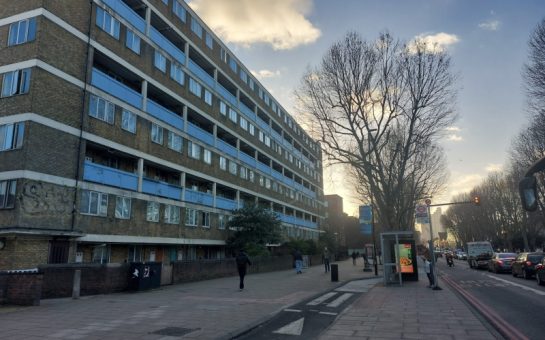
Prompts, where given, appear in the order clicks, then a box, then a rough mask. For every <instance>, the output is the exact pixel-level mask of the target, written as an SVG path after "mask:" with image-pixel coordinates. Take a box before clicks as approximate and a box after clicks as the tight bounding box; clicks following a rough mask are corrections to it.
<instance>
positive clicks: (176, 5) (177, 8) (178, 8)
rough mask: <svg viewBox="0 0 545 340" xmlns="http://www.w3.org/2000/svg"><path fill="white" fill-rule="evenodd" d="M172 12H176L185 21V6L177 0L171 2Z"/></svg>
mask: <svg viewBox="0 0 545 340" xmlns="http://www.w3.org/2000/svg"><path fill="white" fill-rule="evenodd" d="M172 12H173V13H174V14H176V16H177V17H178V18H180V20H182V21H183V22H185V8H184V6H182V4H181V3H180V2H179V1H178V0H174V1H173V3H172Z"/></svg>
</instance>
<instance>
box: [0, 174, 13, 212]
mask: <svg viewBox="0 0 545 340" xmlns="http://www.w3.org/2000/svg"><path fill="white" fill-rule="evenodd" d="M16 187H17V181H16V180H10V181H0V209H8V208H13V207H14V206H15V189H16Z"/></svg>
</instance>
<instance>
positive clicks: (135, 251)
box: [127, 245, 142, 262]
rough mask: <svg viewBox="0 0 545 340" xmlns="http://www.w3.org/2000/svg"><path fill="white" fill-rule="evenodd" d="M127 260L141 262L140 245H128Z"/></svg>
mask: <svg viewBox="0 0 545 340" xmlns="http://www.w3.org/2000/svg"><path fill="white" fill-rule="evenodd" d="M127 261H128V262H141V261H142V246H135V245H131V246H129V254H128V256H127Z"/></svg>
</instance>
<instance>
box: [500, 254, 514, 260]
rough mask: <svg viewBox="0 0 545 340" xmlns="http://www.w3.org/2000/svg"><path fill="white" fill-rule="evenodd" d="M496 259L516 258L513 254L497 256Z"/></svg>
mask: <svg viewBox="0 0 545 340" xmlns="http://www.w3.org/2000/svg"><path fill="white" fill-rule="evenodd" d="M498 257H499V258H500V259H508V258H513V259H514V258H515V257H517V254H514V253H502V254H498Z"/></svg>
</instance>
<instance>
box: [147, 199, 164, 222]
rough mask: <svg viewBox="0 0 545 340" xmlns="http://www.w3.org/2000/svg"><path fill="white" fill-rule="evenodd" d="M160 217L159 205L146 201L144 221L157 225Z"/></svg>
mask: <svg viewBox="0 0 545 340" xmlns="http://www.w3.org/2000/svg"><path fill="white" fill-rule="evenodd" d="M160 216H161V203H159V202H154V201H148V204H147V207H146V221H148V222H154V223H158V222H159V218H160Z"/></svg>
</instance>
